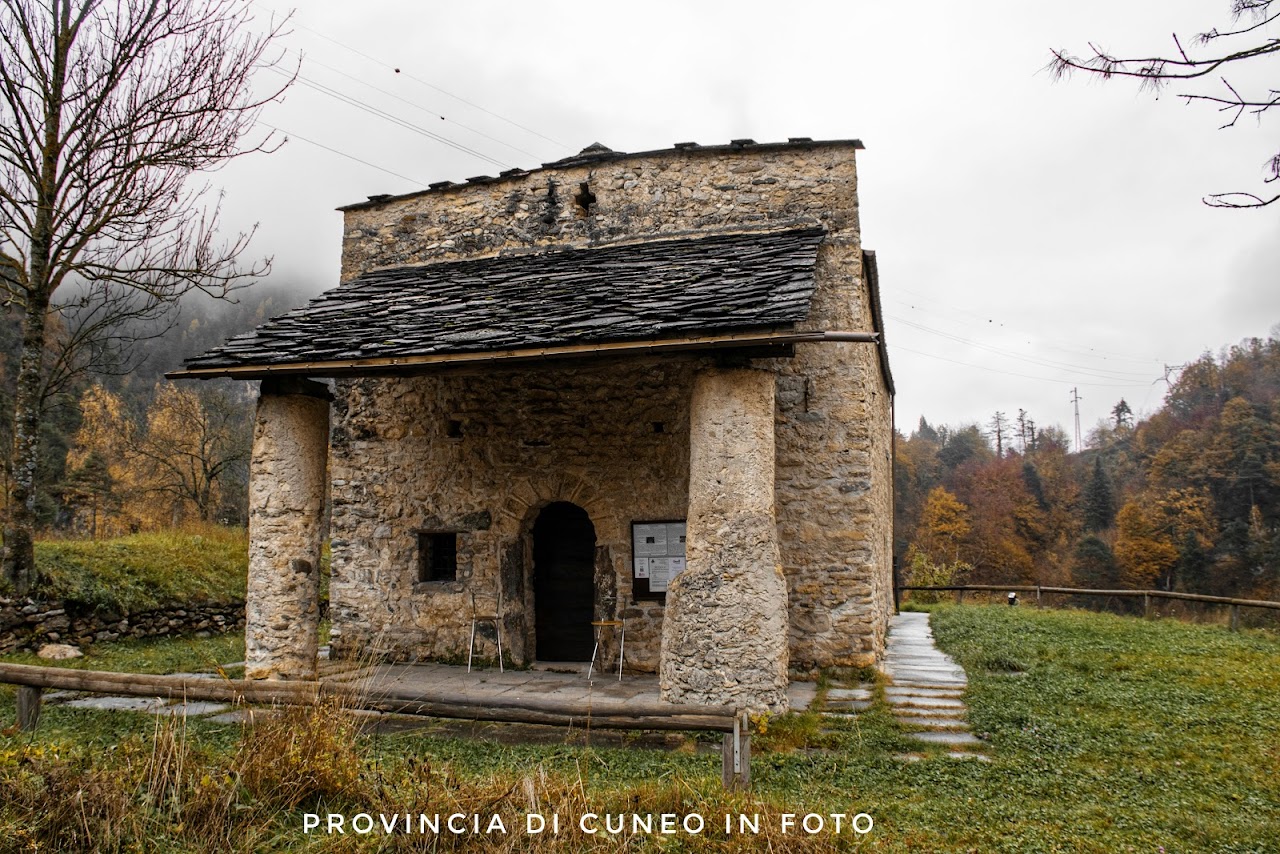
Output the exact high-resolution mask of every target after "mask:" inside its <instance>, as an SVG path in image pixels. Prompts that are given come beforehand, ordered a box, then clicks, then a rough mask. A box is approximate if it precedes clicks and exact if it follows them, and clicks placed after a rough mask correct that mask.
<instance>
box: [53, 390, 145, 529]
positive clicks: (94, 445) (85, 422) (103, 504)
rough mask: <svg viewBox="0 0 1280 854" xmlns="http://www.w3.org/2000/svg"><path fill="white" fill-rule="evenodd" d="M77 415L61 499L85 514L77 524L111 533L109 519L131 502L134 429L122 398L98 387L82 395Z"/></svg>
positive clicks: (77, 511) (79, 512) (74, 510)
mask: <svg viewBox="0 0 1280 854" xmlns="http://www.w3.org/2000/svg"><path fill="white" fill-rule="evenodd" d="M80 413H81V415H80V429H79V430H77V431H76V434H75V436H74V437H73V439H72V441H71V447H70V448H69V449H68V451H67V471H68V478H67V483H66V484H65V485H64V487H63V498H64V500H65V501H66V502H67V504H68V506H70V507H71V508H72V510H73V512H75V513H77V514H79V515H81V516H82V517H83V514H85V513H87V514H88V517H89V518H88V519H87V520H86V519H83V518H81V519H80V525H81V526H82V527H84V528H87V529H88V530H89V532H90V534H91V536H94V537H97V536H98V534H99V532H100V531H102V530H103V529H106V530H111V531H112V532H113V533H114V532H115V531H114V529H112V528H110V527H109V526H110V524H111V520H112V519H113V517H115V516H116V515H117V511H118V509H119V508H121V507H123V506H125V505H126V504H128V503H129V502H130V499H131V498H132V496H130V495H129V494H128V490H129V486H130V484H131V483H132V477H131V473H130V471H129V460H128V445H129V441H130V438H131V433H132V425H131V424H130V423H129V418H128V414H127V412H126V411H125V408H124V404H123V402H122V401H121V400H120V398H119V397H118V396H117V395H115V394H112V393H111V392H110V391H108V390H107V389H105V388H103V387H102V386H101V385H99V384H96V383H95V384H94V385H92V386H90V387H89V388H88V389H86V390H85V392H84V394H83V395H82V396H81V398H80Z"/></svg>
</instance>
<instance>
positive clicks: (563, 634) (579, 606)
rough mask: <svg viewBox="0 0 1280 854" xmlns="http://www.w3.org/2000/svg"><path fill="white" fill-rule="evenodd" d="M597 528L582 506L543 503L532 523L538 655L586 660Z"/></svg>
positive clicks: (548, 658) (592, 612) (590, 639)
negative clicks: (540, 510) (544, 504)
mask: <svg viewBox="0 0 1280 854" xmlns="http://www.w3.org/2000/svg"><path fill="white" fill-rule="evenodd" d="M595 558H596V529H595V526H594V525H592V524H591V518H590V517H589V516H587V511H585V510H583V509H582V508H581V507H579V506H577V505H576V504H570V503H569V502H567V501H557V502H555V503H554V504H548V505H547V506H546V507H544V508H543V509H542V512H541V513H539V514H538V519H537V521H536V522H534V525H533V602H534V646H535V649H536V655H537V658H538V660H539V661H588V660H590V658H591V646H592V643H593V640H594V636H593V635H592V633H591V621H592V619H594V618H595Z"/></svg>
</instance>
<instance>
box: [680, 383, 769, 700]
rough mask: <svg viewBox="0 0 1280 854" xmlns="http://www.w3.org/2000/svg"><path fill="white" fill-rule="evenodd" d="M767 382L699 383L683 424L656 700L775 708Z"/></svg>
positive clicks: (695, 385)
mask: <svg viewBox="0 0 1280 854" xmlns="http://www.w3.org/2000/svg"><path fill="white" fill-rule="evenodd" d="M774 385H775V380H774V375H773V374H771V373H768V372H765V371H756V370H748V369H718V370H712V371H707V372H705V373H702V374H700V375H699V376H698V377H697V378H696V379H695V380H694V385H693V398H692V401H691V406H690V413H689V446H690V460H689V513H688V528H687V532H686V542H685V558H686V565H685V569H684V571H683V572H682V573H680V574H679V575H677V576H676V578H675V579H674V580H673V581H672V583H671V586H670V588H669V589H668V590H667V605H666V613H665V614H664V616H663V624H662V663H661V671H660V675H661V683H662V698H663V699H664V700H668V701H670V702H674V703H696V704H708V705H726V706H733V707H735V708H738V709H750V710H752V711H764V710H769V711H774V712H780V711H785V710H786V707H787V694H786V690H787V585H786V581H785V579H784V578H783V576H782V567H781V564H780V560H779V557H778V528H777V522H776V520H775V518H774V505H773V484H774V440H773V437H774V432H773V431H774V410H773V406H774V400H773V398H774Z"/></svg>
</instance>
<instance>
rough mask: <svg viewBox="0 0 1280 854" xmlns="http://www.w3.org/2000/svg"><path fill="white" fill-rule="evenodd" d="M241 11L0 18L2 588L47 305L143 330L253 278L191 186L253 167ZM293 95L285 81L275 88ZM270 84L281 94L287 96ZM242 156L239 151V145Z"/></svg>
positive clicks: (27, 10) (3, 14)
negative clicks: (8, 411) (139, 321)
mask: <svg viewBox="0 0 1280 854" xmlns="http://www.w3.org/2000/svg"><path fill="white" fill-rule="evenodd" d="M250 6H251V4H250V3H249V2H247V0H169V1H168V2H162V3H156V2H151V0H117V2H106V1H105V0H46V2H36V0H6V2H4V3H3V4H0V268H3V269H4V271H5V273H4V275H3V276H2V277H0V286H2V287H3V288H4V290H5V291H6V292H7V294H6V296H7V299H8V300H9V301H11V302H12V303H13V304H14V305H16V306H17V307H18V308H19V309H20V310H21V312H22V314H23V328H22V344H21V359H20V365H19V370H18V378H17V390H16V394H15V400H14V420H13V423H14V429H13V456H12V468H13V472H12V477H11V479H10V500H9V514H8V518H7V520H6V523H5V532H4V574H5V577H6V579H7V580H8V581H9V582H10V583H11V584H12V585H13V586H14V587H15V589H17V590H18V591H19V592H25V591H27V590H28V589H29V588H30V586H31V584H32V582H33V579H34V572H33V560H32V555H33V552H32V548H33V528H34V499H35V494H36V491H35V488H36V465H37V460H38V457H39V449H40V447H39V446H40V416H41V407H40V402H41V397H42V393H43V389H42V385H43V383H44V382H45V379H46V377H47V375H48V370H47V368H48V366H47V365H46V363H45V354H46V350H47V347H48V335H49V320H50V315H51V313H52V312H57V311H58V303H57V294H58V292H59V290H60V289H63V288H68V287H73V288H81V289H83V290H84V291H85V292H88V293H91V294H98V295H99V296H100V299H101V300H102V301H104V302H105V303H108V304H118V303H115V302H114V301H115V300H117V299H127V300H132V301H134V306H135V308H134V310H135V311H142V312H144V313H146V312H147V311H151V312H152V313H153V314H155V315H157V316H158V315H162V314H163V313H164V311H165V310H166V309H167V308H168V307H169V306H171V305H172V304H173V302H174V301H175V300H176V299H177V298H178V297H179V296H181V295H182V294H183V293H186V292H189V291H191V290H194V289H199V290H204V291H206V292H209V293H212V294H215V295H225V294H226V293H227V292H228V291H229V290H230V289H231V288H233V287H235V286H236V285H237V284H241V283H243V282H244V281H245V277H246V276H253V275H260V274H261V273H262V272H264V271H265V265H256V266H253V267H251V268H248V269H245V268H244V267H242V266H240V265H239V264H238V260H239V258H240V257H241V255H242V254H243V253H244V251H245V249H246V247H247V243H248V239H249V235H248V234H239V235H237V236H234V237H232V238H231V239H229V240H227V241H226V242H220V241H219V239H218V237H217V234H218V207H217V203H216V200H212V201H211V196H210V193H209V192H208V189H209V188H208V187H207V185H199V184H194V185H193V184H192V183H191V179H192V178H193V176H195V175H196V174H197V173H200V172H204V171H207V170H209V169H212V168H214V167H216V166H218V165H219V164H222V163H225V162H226V161H227V160H228V159H230V158H234V157H237V156H239V155H242V154H245V153H247V152H250V151H257V150H262V149H263V147H264V145H265V143H266V140H265V139H264V138H262V137H258V138H257V139H256V140H251V139H250V133H251V131H252V130H253V128H254V125H255V122H256V120H257V116H258V113H259V111H260V108H261V107H262V106H263V105H264V104H265V103H266V102H267V101H269V100H271V99H273V98H275V97H276V96H278V95H279V94H280V92H281V91H283V89H282V88H281V89H275V90H272V91H267V92H265V93H255V92H254V91H253V89H252V86H251V78H252V75H253V72H254V71H256V70H258V69H260V68H262V67H264V66H270V65H272V64H274V61H273V58H272V57H270V56H269V55H268V51H269V50H270V49H271V45H272V43H273V41H274V40H275V38H276V37H277V36H278V35H279V33H280V30H279V25H278V24H276V25H269V26H268V27H267V28H266V30H265V33H263V34H258V33H254V32H253V31H252V30H251V29H250V28H249V27H248V26H247V24H248V23H249V20H250V17H251V14H250ZM289 80H291V78H289ZM284 85H286V86H287V85H288V84H287V82H286V83H285V84H284ZM246 140H249V141H248V142H246Z"/></svg>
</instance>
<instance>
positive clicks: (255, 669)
mask: <svg viewBox="0 0 1280 854" xmlns="http://www.w3.org/2000/svg"><path fill="white" fill-rule="evenodd" d="M331 399H332V398H331V396H330V395H329V392H328V389H326V388H325V387H324V386H323V385H320V384H319V383H315V382H312V381H310V380H301V379H283V378H282V379H268V380H263V381H262V390H261V392H260V394H259V397H258V413H257V422H256V424H255V426H254V431H253V457H252V459H251V460H250V462H249V589H248V595H247V597H246V602H245V630H244V636H245V678H247V679H299V680H309V679H315V678H316V650H317V647H318V645H319V637H318V635H319V627H320V537H321V525H322V522H323V519H322V517H323V514H324V503H325V463H326V459H327V457H328V450H329V401H330V400H331Z"/></svg>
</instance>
